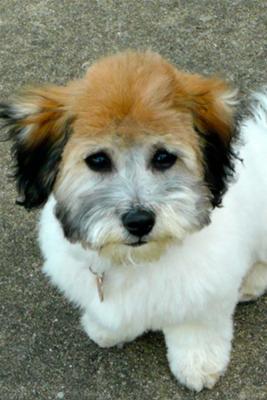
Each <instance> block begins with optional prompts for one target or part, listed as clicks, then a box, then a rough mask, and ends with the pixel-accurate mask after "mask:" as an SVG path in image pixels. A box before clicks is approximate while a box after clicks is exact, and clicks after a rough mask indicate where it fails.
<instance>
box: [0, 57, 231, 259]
mask: <svg viewBox="0 0 267 400" xmlns="http://www.w3.org/2000/svg"><path fill="white" fill-rule="evenodd" d="M234 95H235V91H232V90H231V89H230V88H229V86H228V85H227V84H226V83H225V82H223V81H221V80H219V79H217V78H205V77H202V76H200V75H191V74H188V73H185V72H181V71H178V70H177V69H176V68H174V67H173V66H172V65H170V64H169V63H167V62H166V61H165V60H163V59H162V58H161V57H160V56H159V55H158V54H155V53H152V52H145V53H138V52H126V53H121V54H118V55H115V56H113V57H109V58H105V59H103V60H101V61H99V62H98V63H96V64H94V65H93V66H92V67H91V68H90V69H89V70H88V72H87V74H86V76H85V77H84V78H83V79H81V80H78V81H74V82H71V83H70V84H68V85H67V86H65V87H42V88H36V89H29V90H27V91H26V92H25V93H24V94H22V96H21V97H19V98H17V99H16V100H15V101H14V102H13V103H11V104H5V105H2V106H1V110H0V116H1V117H2V118H3V119H5V120H6V125H8V127H9V128H8V129H9V132H10V136H11V138H12V139H13V140H14V147H13V151H14V157H15V160H16V172H15V173H16V178H17V184H18V190H19V193H20V194H21V195H23V198H24V201H23V204H24V206H25V207H26V208H33V207H37V206H40V205H42V204H44V203H45V202H46V200H47V198H48V197H49V195H50V194H51V193H52V192H53V194H54V196H55V198H56V202H57V203H56V207H55V214H56V216H57V218H58V220H59V221H60V223H61V225H62V228H63V230H64V233H65V236H66V237H67V238H68V239H69V240H70V241H72V242H80V243H82V244H83V245H84V246H88V247H90V248H92V249H95V250H97V251H99V252H100V253H102V254H104V255H106V256H108V257H110V258H111V259H113V260H115V261H116V262H126V261H127V262H130V261H132V262H138V261H140V260H148V261H149V260H153V259H155V258H158V257H159V256H160V254H161V253H162V251H163V250H164V249H165V248H166V246H167V245H168V244H169V243H171V242H173V241H180V240H182V239H183V238H184V237H185V236H186V234H188V233H190V232H193V231H195V230H198V229H201V228H202V227H203V226H204V225H206V224H207V223H208V222H209V216H210V212H211V210H212V208H213V207H215V206H218V205H220V203H221V199H222V196H223V194H224V192H225V189H226V184H227V178H228V177H229V175H231V172H232V169H231V168H232V165H231V156H232V153H231V141H232V138H233V132H234V129H233V108H232V105H233V103H234Z"/></svg>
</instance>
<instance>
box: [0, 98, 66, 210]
mask: <svg viewBox="0 0 267 400" xmlns="http://www.w3.org/2000/svg"><path fill="white" fill-rule="evenodd" d="M0 118H1V119H3V120H4V121H5V122H4V125H3V126H4V127H5V128H7V130H8V136H9V139H11V140H13V146H12V155H13V159H14V178H15V179H16V181H17V189H18V193H19V197H20V198H21V199H20V200H19V201H18V204H20V205H23V206H24V207H25V208H27V209H32V208H34V207H38V206H41V205H43V204H44V203H45V202H46V200H47V199H48V196H49V195H50V193H51V191H52V188H53V185H54V182H55V179H56V176H57V173H58V167H59V163H60V160H61V155H62V152H63V148H64V146H65V144H66V142H67V140H68V137H69V135H70V133H71V122H70V121H67V122H66V123H65V125H63V126H62V128H61V129H62V134H60V135H58V138H57V140H52V139H51V137H50V136H45V137H44V138H43V140H41V141H39V142H38V143H37V144H35V143H33V144H32V145H31V146H29V145H28V144H27V141H25V140H24V139H23V134H24V130H25V126H23V124H21V121H22V119H23V117H21V116H20V117H18V116H17V113H16V111H15V110H14V107H13V106H12V105H9V104H0Z"/></svg>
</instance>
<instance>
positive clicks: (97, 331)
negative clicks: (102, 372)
mask: <svg viewBox="0 0 267 400" xmlns="http://www.w3.org/2000/svg"><path fill="white" fill-rule="evenodd" d="M81 323H82V326H83V328H84V330H85V332H86V333H87V335H88V336H89V337H90V339H92V340H93V341H94V342H95V343H96V344H98V346H100V347H113V346H118V347H122V346H123V344H124V343H126V342H131V341H132V340H134V339H135V338H136V337H137V336H139V335H140V334H141V333H142V332H138V333H136V334H134V332H132V331H131V330H130V331H127V329H123V328H122V329H120V330H112V329H107V328H105V327H103V326H102V325H101V324H99V323H98V322H97V321H95V319H94V318H92V317H91V316H90V314H88V313H85V314H83V316H82V318H81Z"/></svg>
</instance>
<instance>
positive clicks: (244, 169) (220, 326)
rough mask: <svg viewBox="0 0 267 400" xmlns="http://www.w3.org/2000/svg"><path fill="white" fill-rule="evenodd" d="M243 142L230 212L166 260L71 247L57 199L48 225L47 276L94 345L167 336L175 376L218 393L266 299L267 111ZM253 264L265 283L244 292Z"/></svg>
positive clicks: (44, 243) (46, 216)
mask: <svg viewBox="0 0 267 400" xmlns="http://www.w3.org/2000/svg"><path fill="white" fill-rule="evenodd" d="M265 101H266V102H267V97H266V98H265ZM241 140H243V141H244V143H245V144H244V146H242V147H241V149H240V158H241V159H242V161H240V160H237V161H236V162H237V165H238V167H237V171H236V172H237V181H236V183H234V184H232V186H231V187H230V188H229V189H228V192H227V193H226V195H225V197H224V200H223V207H222V208H217V209H216V210H214V211H213V214H212V218H211V223H210V225H208V226H207V227H205V228H203V229H202V230H201V231H199V232H196V233H193V234H191V235H190V236H188V237H187V238H186V239H185V241H184V242H183V244H182V245H172V246H171V247H170V248H169V249H168V251H166V253H165V254H164V255H162V256H161V258H160V259H159V260H158V261H156V262H152V263H143V264H138V265H136V266H132V265H130V266H125V265H124V266H121V265H119V266H117V267H114V266H113V267H112V268H110V265H109V263H108V262H107V261H106V260H105V258H102V259H96V255H95V253H94V252H92V251H90V250H84V249H83V248H82V246H81V245H79V244H71V243H69V242H68V241H67V240H66V239H65V238H64V235H63V232H62V229H61V227H60V224H59V222H58V220H57V219H56V217H55V215H54V212H53V209H54V206H55V200H54V198H50V200H49V201H48V203H47V204H46V206H45V208H44V210H43V212H42V217H41V223H40V244H41V248H42V251H43V254H44V257H45V259H46V262H45V265H44V272H45V273H46V274H47V275H48V276H49V277H50V278H51V280H52V282H53V283H54V284H55V285H56V286H58V287H59V288H60V289H61V290H62V291H63V293H64V294H65V295H66V297H67V298H68V299H69V300H71V301H72V302H73V303H74V304H76V305H78V306H80V307H81V309H82V312H83V318H82V323H83V326H84V329H85V331H86V332H87V334H88V335H89V337H90V338H91V339H93V340H94V341H95V342H96V343H97V344H99V345H100V346H103V347H109V346H113V345H116V344H120V343H123V342H126V341H130V340H133V339H134V338H136V337H137V336H139V335H141V334H142V333H143V332H145V331H147V330H161V331H163V332H164V334H165V338H166V344H167V347H168V357H169V361H170V366H171V369H172V371H173V373H174V374H175V376H176V377H177V378H178V379H179V381H180V382H182V383H184V384H185V385H187V386H188V387H190V388H193V389H195V390H201V389H202V387H203V386H207V387H209V386H212V385H213V383H215V381H216V380H217V378H218V376H219V375H220V374H221V373H222V371H224V369H225V367H226V365H227V363H228V361H229V356H230V349H231V339H232V330H233V328H232V324H233V322H232V314H233V312H234V309H235V306H236V304H237V303H238V301H239V300H240V298H241V300H249V299H250V297H253V296H257V295H260V294H262V292H263V291H264V288H265V287H266V285H267V266H263V268H264V270H262V269H261V266H260V265H261V263H267V240H266V238H267V225H266V224H265V222H264V221H267V207H266V204H267V167H266V168H262V166H263V165H265V163H266V165H267V124H266V116H265V115H264V114H263V110H262V115H261V118H257V119H251V120H249V121H247V122H246V123H245V124H243V126H242V135H241ZM98 263H100V264H101V267H100V270H101V271H106V272H105V278H104V301H103V302H100V300H99V296H98V291H97V287H96V278H95V275H94V274H93V273H92V272H90V269H89V268H90V266H94V265H96V264H98ZM259 263H260V264H259ZM252 266H255V267H254V272H256V270H255V268H258V273H256V275H257V276H258V279H256V282H254V285H255V286H254V287H252V288H250V287H249V283H247V286H244V287H243V293H241V292H240V288H241V286H242V282H243V280H244V278H245V276H246V275H247V273H248V272H249V270H251V268H252ZM256 266H257V267H256ZM264 277H265V278H264ZM241 291H242V289H241ZM242 297H243V298H242Z"/></svg>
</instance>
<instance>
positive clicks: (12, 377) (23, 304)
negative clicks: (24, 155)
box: [0, 0, 267, 400]
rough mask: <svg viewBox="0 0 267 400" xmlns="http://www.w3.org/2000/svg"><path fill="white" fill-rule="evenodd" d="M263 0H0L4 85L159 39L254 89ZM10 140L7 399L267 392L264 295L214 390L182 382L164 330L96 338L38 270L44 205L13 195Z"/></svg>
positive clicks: (4, 208) (2, 370)
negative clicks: (31, 206)
mask: <svg viewBox="0 0 267 400" xmlns="http://www.w3.org/2000/svg"><path fill="white" fill-rule="evenodd" d="M266 9H267V4H266V1H264V0H230V1H228V0H198V1H195V0H176V1H175V0H163V1H157V0H147V1H139V0H136V1H132V0H131V1H130V0H124V1H123V0H114V1H109V0H98V1H97V0H88V1H71V0H42V1H41V0H39V1H37V0H32V1H28V0H0V96H1V99H2V100H4V99H6V98H8V96H10V95H11V94H12V93H13V92H14V91H15V90H17V89H18V88H20V87H21V86H22V85H24V84H26V83H33V82H48V81H49V82H56V83H64V82H66V81H67V80H68V79H71V78H74V77H77V76H80V75H81V74H82V73H83V72H84V71H85V69H86V68H87V66H88V65H89V64H90V63H91V62H92V61H94V60H95V59H97V58H98V57H99V56H101V55H104V54H107V53H112V52H114V51H117V50H121V49H125V48H129V47H130V48H147V47H150V48H152V49H154V50H157V51H159V52H160V53H161V54H162V55H164V56H166V57H167V58H169V59H170V60H171V61H172V62H174V63H175V64H177V65H179V66H180V67H181V68H184V69H187V70H191V71H195V72H202V73H219V74H221V75H222V76H225V77H227V78H228V79H230V80H231V81H232V82H233V83H234V84H235V85H236V86H238V87H239V88H240V93H241V95H242V96H243V98H246V96H247V94H248V93H249V91H250V90H251V89H254V88H257V87H259V86H260V85H262V84H263V83H267V76H266V75H267V74H266V70H267V69H266V55H267V54H266V45H267V40H266V39H267V29H266V20H267V11H266ZM9 148H10V144H9V143H1V144H0V163H1V176H0V238H1V243H0V263H1V269H0V271H1V286H0V291H1V292H0V295H1V336H0V346H1V360H0V398H1V399H2V400H20V399H23V400H24V399H26V400H32V399H41V400H50V399H51V400H56V399H65V400H76V399H77V400H85V399H88V400H108V399H112V400H115V399H116V400H132V399H144V400H154V399H155V400H157V399H160V400H163V399H164V400H169V399H172V400H179V399H184V400H191V399H199V400H217V399H219V400H260V399H262V400H263V399H266V398H267V388H266V375H267V366H266V364H267V359H266V349H267V344H266V342H267V337H266V326H267V316H266V300H267V298H266V296H265V298H262V299H260V300H259V301H257V302H256V303H252V304H248V305H243V306H239V307H238V308H237V311H236V315H235V339H234V344H233V345H234V350H233V353H232V360H231V364H230V367H229V369H228V371H227V373H226V375H225V376H224V378H223V379H221V381H220V382H219V383H218V385H217V386H216V387H215V388H214V389H213V390H212V391H204V392H202V393H200V394H194V393H192V392H190V391H188V390H186V389H184V388H182V387H181V386H179V385H178V384H177V383H176V381H175V380H174V378H173V377H172V376H171V374H170V371H169V369H168V364H167V360H166V357H165V348H164V342H163V337H162V336H161V335H160V334H147V335H145V336H143V337H142V338H140V339H138V340H136V341H135V342H133V343H131V344H129V345H127V346H125V347H124V348H123V349H111V350H103V349H100V348H98V347H97V346H96V345H95V344H94V343H92V342H91V341H90V340H89V339H88V338H87V337H86V336H85V334H84V333H83V332H82V330H81V328H80V326H79V313H78V311H77V310H75V309H73V308H72V307H71V306H70V305H69V304H68V303H67V302H66V301H65V300H64V299H63V297H62V296H61V295H60V294H59V293H58V292H57V290H55V289H54V288H52V287H51V286H50V285H49V284H48V282H47V281H46V279H45V278H44V277H43V275H42V273H41V270H40V269H41V263H42V261H41V257H40V253H39V250H38V246H37V243H36V228H35V226H36V221H37V218H38V213H36V212H32V213H27V212H26V211H24V210H23V209H21V208H19V207H18V206H15V205H14V199H15V196H16V195H15V190H14V185H13V184H12V182H10V180H9V179H8V170H9V166H10V158H9ZM266 162H267V159H266Z"/></svg>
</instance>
